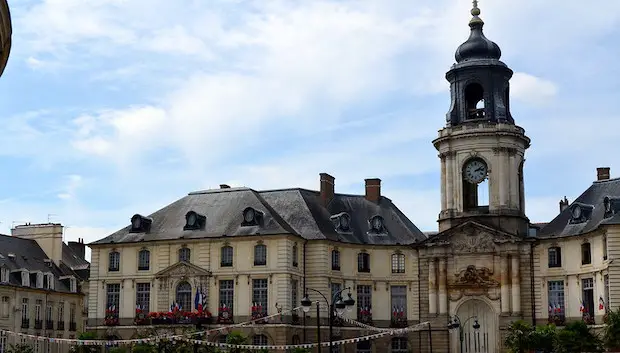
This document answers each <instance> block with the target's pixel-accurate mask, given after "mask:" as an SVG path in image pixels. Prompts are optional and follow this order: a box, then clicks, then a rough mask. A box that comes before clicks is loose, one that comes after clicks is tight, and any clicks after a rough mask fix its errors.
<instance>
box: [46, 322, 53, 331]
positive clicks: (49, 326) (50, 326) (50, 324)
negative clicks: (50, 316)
mask: <svg viewBox="0 0 620 353" xmlns="http://www.w3.org/2000/svg"><path fill="white" fill-rule="evenodd" d="M45 329H46V330H53V329H54V320H45Z"/></svg>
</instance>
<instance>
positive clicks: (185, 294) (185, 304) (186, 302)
mask: <svg viewBox="0 0 620 353" xmlns="http://www.w3.org/2000/svg"><path fill="white" fill-rule="evenodd" d="M176 302H177V304H179V308H180V310H183V311H192V286H191V285H190V284H189V283H187V282H181V283H179V285H177V300H176Z"/></svg>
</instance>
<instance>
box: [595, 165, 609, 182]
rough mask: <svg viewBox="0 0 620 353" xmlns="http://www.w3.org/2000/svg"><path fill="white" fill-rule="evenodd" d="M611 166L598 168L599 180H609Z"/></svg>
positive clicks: (597, 175) (597, 177) (597, 176)
mask: <svg viewBox="0 0 620 353" xmlns="http://www.w3.org/2000/svg"><path fill="white" fill-rule="evenodd" d="M609 171H610V168H609V167H600V168H596V179H597V180H599V181H600V180H609V175H610V172H609Z"/></svg>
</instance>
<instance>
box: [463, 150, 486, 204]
mask: <svg viewBox="0 0 620 353" xmlns="http://www.w3.org/2000/svg"><path fill="white" fill-rule="evenodd" d="M487 176H488V166H487V164H486V162H485V161H484V160H482V159H481V158H471V159H469V160H467V161H466V162H465V163H464V164H463V210H464V211H470V212H471V211H477V212H482V213H484V212H488V210H489V182H488V178H487Z"/></svg>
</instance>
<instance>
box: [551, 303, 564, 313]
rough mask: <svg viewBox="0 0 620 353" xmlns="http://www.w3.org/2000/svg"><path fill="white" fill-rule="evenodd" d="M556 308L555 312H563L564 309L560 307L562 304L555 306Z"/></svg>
mask: <svg viewBox="0 0 620 353" xmlns="http://www.w3.org/2000/svg"><path fill="white" fill-rule="evenodd" d="M553 305H554V308H555V312H556V313H559V312H561V311H562V307H561V306H560V304H553Z"/></svg>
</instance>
